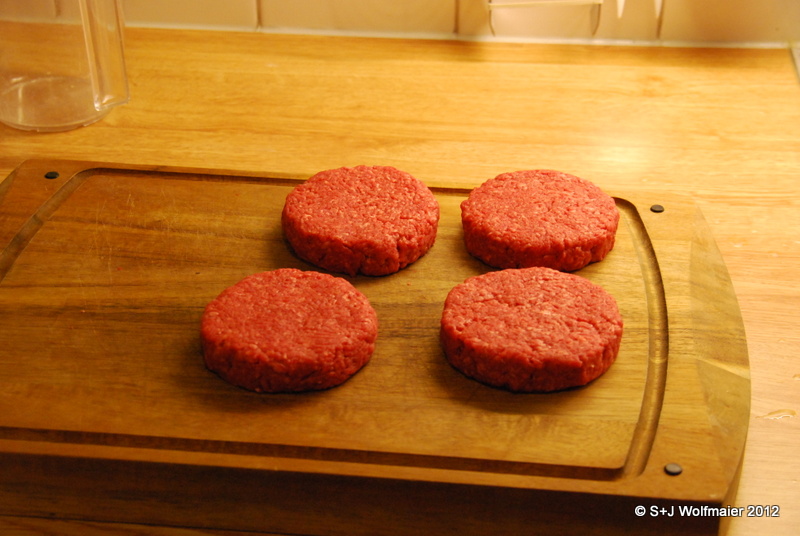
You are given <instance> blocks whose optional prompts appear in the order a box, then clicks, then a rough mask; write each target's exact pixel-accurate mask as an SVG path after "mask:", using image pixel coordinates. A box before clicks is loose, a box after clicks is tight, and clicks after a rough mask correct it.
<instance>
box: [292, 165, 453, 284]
mask: <svg viewBox="0 0 800 536" xmlns="http://www.w3.org/2000/svg"><path fill="white" fill-rule="evenodd" d="M438 223H439V203H438V202H437V201H436V198H435V197H434V196H433V193H432V192H431V191H430V190H429V189H428V187H427V186H425V185H424V184H423V183H422V182H421V181H419V180H418V179H416V178H414V177H413V176H411V175H410V174H408V173H406V172H404V171H400V170H398V169H395V168H393V167H388V166H358V167H354V168H346V167H345V168H339V169H332V170H328V171H322V172H320V173H317V174H316V175H314V176H313V177H311V178H310V179H308V180H307V181H306V182H305V183H303V184H301V185H300V186H298V187H296V188H295V189H294V190H293V191H292V192H291V193H290V194H289V195H288V196H287V198H286V204H285V206H284V208H283V215H282V224H283V232H284V235H285V236H286V239H287V240H288V242H289V244H290V245H291V246H292V249H294V251H295V253H296V254H297V255H298V256H299V257H300V258H302V259H304V260H306V261H308V262H311V263H313V264H315V265H317V266H319V267H321V268H324V269H326V270H330V271H332V272H341V273H346V274H350V275H355V274H357V273H361V274H365V275H376V276H377V275H387V274H391V273H394V272H397V271H398V270H400V269H401V268H404V267H406V266H408V265H409V264H411V263H412V262H414V261H416V260H417V259H419V258H420V257H421V256H422V255H424V254H425V253H426V252H427V251H428V250H429V249H430V248H431V246H433V242H434V240H435V239H436V230H437V226H438Z"/></svg>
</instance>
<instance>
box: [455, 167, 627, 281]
mask: <svg viewBox="0 0 800 536" xmlns="http://www.w3.org/2000/svg"><path fill="white" fill-rule="evenodd" d="M461 221H462V224H463V227H464V241H465V244H466V247H467V251H469V252H470V254H472V255H473V256H475V257H477V258H479V259H481V260H482V261H483V262H485V263H486V264H488V265H490V266H494V267H496V268H526V267H531V266H546V267H548V268H555V269H556V270H564V271H573V270H578V269H580V268H583V267H584V266H586V265H587V264H589V263H590V262H596V261H600V260H602V259H603V258H604V257H605V256H606V254H607V253H608V252H609V251H611V249H612V248H613V247H614V237H615V234H616V232H617V225H618V223H619V211H618V210H617V207H616V205H615V203H614V199H612V198H611V197H610V196H608V195H607V194H605V193H604V192H603V191H602V190H600V188H598V187H597V186H595V185H594V184H592V183H591V182H589V181H586V180H584V179H581V178H579V177H575V176H573V175H569V174H567V173H560V172H558V171H548V170H533V171H517V172H512V173H504V174H502V175H498V176H497V177H495V178H494V179H491V180H489V181H486V182H485V183H484V184H482V185H481V186H479V187H478V188H476V189H475V190H473V191H472V192H471V193H470V196H469V197H468V198H467V199H466V200H465V201H464V202H463V203H462V204H461Z"/></svg>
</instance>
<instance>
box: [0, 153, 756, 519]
mask: <svg viewBox="0 0 800 536" xmlns="http://www.w3.org/2000/svg"><path fill="white" fill-rule="evenodd" d="M49 172H55V173H49ZM56 174H57V176H56V177H54V175H56ZM301 180H302V178H298V177H291V176H288V175H281V174H263V175H260V176H259V175H258V174H254V173H242V172H226V171H205V170H183V169H171V168H163V167H141V166H125V165H110V164H98V163H90V162H70V161H28V162H26V163H24V164H23V165H22V166H20V167H19V168H18V169H17V170H16V171H15V172H14V173H13V174H12V175H11V176H10V177H9V178H7V179H6V180H5V182H3V183H2V185H0V196H2V199H1V200H0V248H3V249H2V256H1V257H0V514H8V515H22V516H48V517H50V516H57V517H63V518H74V519H87V520H98V521H118V522H135V523H153V524H163V525H175V526H186V527H207V528H220V529H234V530H251V531H271V532H286V533H302V534H365V535H366V534H369V535H374V534H493V535H500V534H508V535H519V534H533V533H537V531H538V530H541V531H542V533H546V534H618V533H619V532H620V531H622V530H623V529H624V528H625V527H634V528H635V529H636V533H637V534H661V533H663V532H664V531H665V530H667V531H669V532H676V531H677V530H681V531H683V532H684V533H686V534H714V533H717V532H718V531H721V530H724V526H725V519H726V517H724V516H722V517H720V516H716V515H708V512H710V511H709V510H708V508H709V507H721V506H725V505H728V504H731V503H730V501H731V500H732V498H733V496H734V494H735V488H736V483H737V481H738V470H739V467H740V464H741V460H742V453H743V449H744V444H745V436H746V433H747V424H748V418H749V404H750V381H749V370H748V360H747V351H746V344H745V336H744V330H743V326H742V322H741V318H740V314H739V309H738V305H737V302H736V298H735V295H734V293H733V289H732V286H731V283H730V280H729V277H728V274H727V271H726V269H725V266H724V264H723V262H722V259H721V256H720V254H719V251H718V250H717V248H716V245H715V244H714V241H713V239H712V237H711V236H710V234H709V230H708V227H707V225H706V224H705V222H704V220H703V217H702V215H701V213H700V211H699V210H698V209H697V207H695V206H694V205H693V204H692V203H691V202H690V200H688V199H686V198H681V197H677V196H676V197H672V196H669V197H665V196H663V194H658V195H657V196H656V195H652V194H647V193H641V192H640V193H636V192H609V193H611V194H612V195H614V196H615V198H616V199H617V205H618V207H619V209H620V211H621V214H622V219H621V223H620V228H619V231H618V235H617V244H616V246H615V248H614V250H613V251H612V252H611V253H610V254H609V256H608V257H607V258H606V259H605V260H604V261H602V262H600V263H596V264H592V265H590V266H588V267H586V268H584V269H582V270H580V271H579V272H578V273H579V274H580V275H582V276H585V277H587V278H589V279H591V280H592V281H594V282H596V283H598V284H600V285H602V286H603V287H604V288H606V290H608V291H609V292H611V293H612V294H613V295H614V296H615V298H616V299H617V301H618V303H619V306H620V309H621V312H622V315H623V318H624V322H625V333H624V337H623V341H622V347H621V350H620V354H619V357H618V359H617V362H616V363H615V364H614V365H613V367H612V368H611V369H610V370H609V371H608V372H607V373H606V374H605V375H603V376H602V377H601V378H599V379H598V380H596V381H595V382H593V383H592V384H590V385H588V386H586V387H583V388H579V389H572V390H567V391H563V392H558V393H551V394H512V393H508V392H505V391H502V390H498V389H494V388H490V387H487V386H484V385H482V384H480V383H477V382H475V381H473V380H470V379H468V378H466V377H464V376H463V375H461V374H460V373H458V372H457V371H455V370H454V369H453V368H451V367H450V366H449V365H448V364H447V362H446V361H445V359H444V356H443V354H442V352H441V349H440V347H439V343H438V330H439V319H440V316H441V311H442V304H443V301H444V298H445V296H446V294H447V292H448V291H449V290H450V289H451V288H452V287H453V286H455V285H456V284H458V283H460V282H461V281H463V280H464V279H465V278H467V277H469V276H472V275H476V274H480V273H484V272H486V271H488V270H489V269H490V268H488V267H487V266H485V265H483V264H482V263H481V262H479V261H477V260H476V259H474V258H472V257H470V256H469V255H468V254H467V253H466V251H465V249H464V247H463V243H462V234H461V220H460V208H459V204H460V203H461V201H462V200H464V199H465V198H466V197H467V195H468V194H469V189H468V188H453V187H439V186H438V185H436V184H435V182H433V181H430V180H425V179H424V178H423V180H424V181H425V182H426V183H427V184H428V185H429V186H431V188H432V190H433V191H434V194H435V195H436V196H437V198H438V200H439V203H440V206H441V220H440V226H439V233H438V236H437V241H436V244H435V246H434V247H433V249H432V250H431V251H430V252H429V253H428V254H427V255H426V256H425V257H423V258H422V259H420V260H419V261H417V262H416V263H414V264H413V265H411V266H410V267H408V268H406V269H404V270H402V271H401V272H399V273H397V274H393V275H390V276H387V277H365V276H358V277H347V279H348V280H349V281H351V282H352V283H353V284H354V285H355V286H356V287H357V288H358V289H360V290H361V291H362V292H364V293H365V294H366V295H367V297H368V298H369V299H370V301H371V302H372V304H373V306H374V307H375V309H376V311H377V313H378V318H379V323H380V331H379V339H378V343H377V347H376V351H375V354H374V356H373V358H372V361H371V362H370V364H369V365H368V366H367V367H366V368H365V369H363V370H362V371H361V372H359V373H358V374H357V375H356V376H355V377H353V378H352V379H350V380H349V381H348V382H346V383H345V384H343V385H342V386H340V387H337V388H334V389H331V390H328V391H324V392H317V393H306V394H292V395H264V394H256V393H251V392H248V391H244V390H242V389H238V388H236V387H233V386H231V385H229V384H227V383H225V382H224V381H222V380H220V379H219V378H218V377H217V376H216V375H214V374H212V373H211V372H209V371H208V370H206V369H205V367H204V365H203V361H202V354H201V350H200V342H199V329H198V328H199V320H200V316H201V314H202V311H203V308H204V307H205V305H206V304H207V303H208V302H209V301H210V300H211V299H213V298H214V297H215V296H216V295H217V294H218V293H219V292H220V291H222V290H223V289H224V288H226V287H227V286H229V285H231V284H233V283H235V282H237V281H238V280H240V279H242V278H243V277H245V276H247V275H250V274H252V273H256V272H260V271H265V270H271V269H276V268H280V267H296V268H300V269H303V270H314V269H316V268H315V267H313V266H311V265H309V264H306V263H304V262H303V261H301V260H299V259H297V258H296V257H295V256H294V255H293V254H292V253H291V251H290V250H289V248H288V247H287V245H286V243H285V242H284V240H283V236H282V233H281V228H280V212H281V208H282V207H283V202H284V199H285V197H286V195H287V194H288V193H289V192H290V191H291V189H292V188H293V187H294V186H296V185H297V184H299V183H300V182H301ZM656 205H660V206H661V208H663V210H660V209H659V208H658V207H656ZM674 473H678V474H674ZM637 507H642V508H643V509H644V510H643V512H644V515H639V514H641V513H642V511H641V510H639V511H637ZM661 508H663V509H664V510H659V509H661ZM685 508H699V510H694V511H689V512H687V511H685V510H684V509H685ZM670 513H671V514H672V515H671V516H670ZM691 513H696V514H698V515H688V514H691ZM667 518H669V519H668V520H667Z"/></svg>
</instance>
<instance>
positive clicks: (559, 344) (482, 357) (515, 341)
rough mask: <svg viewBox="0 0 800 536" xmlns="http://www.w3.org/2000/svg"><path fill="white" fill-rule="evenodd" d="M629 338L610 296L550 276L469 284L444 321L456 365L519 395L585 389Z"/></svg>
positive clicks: (492, 276)
mask: <svg viewBox="0 0 800 536" xmlns="http://www.w3.org/2000/svg"><path fill="white" fill-rule="evenodd" d="M621 338H622V317H621V316H620V313H619V309H618V308H617V303H616V301H615V300H614V298H613V297H612V296H611V295H610V294H608V293H607V292H606V291H605V290H603V288H601V287H599V286H598V285H596V284H594V283H592V282H591V281H589V280H588V279H586V278H583V277H581V276H578V275H574V274H568V273H564V272H559V271H556V270H553V269H550V268H538V267H536V268H522V269H508V270H500V271H496V272H489V273H487V274H484V275H481V276H476V277H472V278H470V279H467V280H466V281H465V282H464V283H461V284H460V285H458V286H456V287H455V288H453V289H452V290H451V291H450V293H449V294H448V296H447V299H446V301H445V305H444V312H443V314H442V325H441V343H442V347H443V349H444V352H445V355H446V356H447V359H448V361H449V362H450V363H451V364H452V365H453V366H454V367H455V368H456V369H458V370H460V371H461V372H463V373H464V374H466V375H467V376H469V377H471V378H474V379H476V380H478V381H480V382H483V383H486V384H489V385H493V386H496V387H501V388H505V389H508V390H510V391H516V392H535V391H555V390H560V389H565V388H567V387H574V386H579V385H585V384H586V383H588V382H590V381H592V380H594V379H595V378H597V377H598V376H600V375H601V374H602V373H603V372H605V371H606V370H607V369H608V368H609V367H610V366H611V364H612V363H613V362H614V360H615V359H616V356H617V352H618V351H619V345H620V340H621Z"/></svg>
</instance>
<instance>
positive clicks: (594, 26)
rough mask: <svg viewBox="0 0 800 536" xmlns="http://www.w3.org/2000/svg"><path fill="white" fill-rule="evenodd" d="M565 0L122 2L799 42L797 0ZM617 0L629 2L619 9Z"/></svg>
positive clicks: (520, 29)
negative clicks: (658, 10)
mask: <svg viewBox="0 0 800 536" xmlns="http://www.w3.org/2000/svg"><path fill="white" fill-rule="evenodd" d="M38 1H39V2H41V1H43V0H38ZM50 1H52V0H50ZM533 1H534V2H535V1H537V0H533ZM538 1H540V2H541V1H542V0H538ZM545 1H547V0H545ZM558 1H559V0H555V2H558ZM561 1H562V2H566V3H565V4H563V5H558V4H557V3H554V0H549V3H547V5H544V4H541V5H533V6H525V7H495V8H494V9H491V10H490V9H489V7H488V3H489V0H123V5H124V11H125V17H126V20H127V22H128V24H129V25H132V26H148V25H150V26H167V27H204V28H219V29H238V30H253V31H255V30H262V31H276V32H280V31H289V32H306V31H307V32H324V33H339V32H344V33H356V34H376V35H383V34H393V35H394V34H402V35H411V36H435V37H454V36H457V37H467V38H474V37H477V38H487V39H492V38H495V37H496V38H500V39H523V40H528V39H530V40H586V39H600V40H622V41H659V40H663V41H671V42H706V43H745V44H751V43H752V44H761V43H769V44H773V43H787V42H794V41H800V0H661V1H660V2H659V0H598V1H601V2H602V4H601V5H575V2H576V1H578V2H580V1H586V2H591V1H594V0H561ZM621 1H624V7H625V9H624V11H623V13H622V16H621V17H618V7H620V6H619V5H618V2H621ZM493 2H494V3H495V4H508V3H519V2H522V3H531V0H493ZM659 3H662V4H663V12H662V13H661V18H660V19H659V17H658V16H657V13H656V5H657V4H659Z"/></svg>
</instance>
